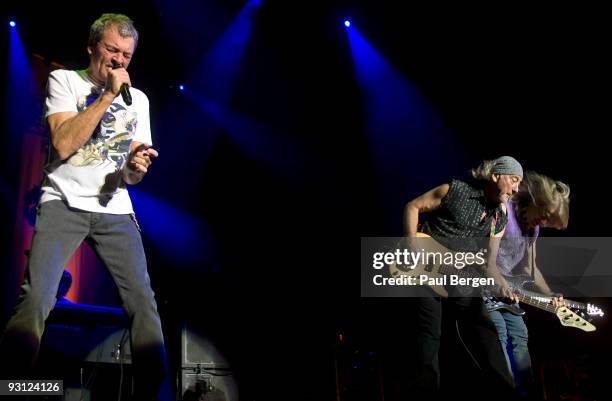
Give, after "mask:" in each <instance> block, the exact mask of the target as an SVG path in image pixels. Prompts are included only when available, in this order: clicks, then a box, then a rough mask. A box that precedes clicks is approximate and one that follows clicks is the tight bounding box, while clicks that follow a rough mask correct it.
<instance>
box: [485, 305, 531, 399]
mask: <svg viewBox="0 0 612 401" xmlns="http://www.w3.org/2000/svg"><path fill="white" fill-rule="evenodd" d="M489 313H490V316H491V320H493V323H494V324H495V327H496V328H497V333H498V334H499V341H500V342H501V345H502V347H503V349H504V353H505V354H506V360H507V361H508V366H509V367H510V368H511V370H512V373H513V375H514V382H515V384H516V388H517V391H519V392H522V393H529V392H530V391H531V387H532V386H533V374H532V371H531V357H530V356H529V349H528V347H527V340H528V337H529V336H528V332H527V326H526V325H525V321H524V320H523V317H522V316H517V315H513V314H512V313H510V312H507V311H492V312H489Z"/></svg>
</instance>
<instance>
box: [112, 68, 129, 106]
mask: <svg viewBox="0 0 612 401" xmlns="http://www.w3.org/2000/svg"><path fill="white" fill-rule="evenodd" d="M111 62H112V63H113V70H116V69H117V68H121V65H120V64H119V63H118V62H117V61H115V60H111ZM119 92H121V97H122V98H123V101H124V102H125V104H127V105H128V106H131V105H132V95H131V94H130V87H129V86H128V84H123V85H121V89H120V90H119Z"/></svg>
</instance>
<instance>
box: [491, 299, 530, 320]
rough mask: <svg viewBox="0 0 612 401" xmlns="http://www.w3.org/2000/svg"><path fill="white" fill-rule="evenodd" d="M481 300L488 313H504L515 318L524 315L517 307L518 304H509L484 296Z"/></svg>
mask: <svg viewBox="0 0 612 401" xmlns="http://www.w3.org/2000/svg"><path fill="white" fill-rule="evenodd" d="M482 299H483V300H484V304H485V307H486V308H487V311H489V312H493V311H506V312H510V313H512V314H513V315H516V316H523V315H524V314H525V313H526V312H525V311H524V310H523V309H521V307H520V306H518V304H515V303H512V304H509V303H506V302H503V301H500V300H499V299H497V298H495V297H491V296H485V297H482Z"/></svg>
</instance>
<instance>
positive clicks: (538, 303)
mask: <svg viewBox="0 0 612 401" xmlns="http://www.w3.org/2000/svg"><path fill="white" fill-rule="evenodd" d="M516 295H517V296H518V298H519V301H520V302H523V303H526V304H527V305H531V306H534V307H536V308H538V309H543V310H545V311H548V312H551V313H556V312H557V308H558V306H554V305H553V304H552V303H551V302H550V298H548V297H534V296H532V295H529V294H525V293H523V292H522V291H521V292H518V293H517V294H516Z"/></svg>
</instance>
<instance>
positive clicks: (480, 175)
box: [472, 160, 495, 181]
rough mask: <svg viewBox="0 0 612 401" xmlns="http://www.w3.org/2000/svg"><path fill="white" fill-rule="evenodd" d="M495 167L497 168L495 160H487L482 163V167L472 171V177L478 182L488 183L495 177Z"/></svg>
mask: <svg viewBox="0 0 612 401" xmlns="http://www.w3.org/2000/svg"><path fill="white" fill-rule="evenodd" d="M493 167H495V160H485V161H483V162H482V163H480V166H478V167H476V168H473V169H472V177H474V178H475V179H477V180H484V181H488V180H490V179H491V176H492V175H493Z"/></svg>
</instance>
